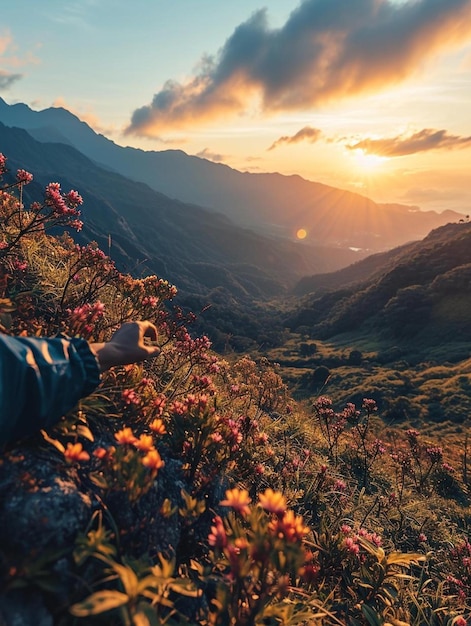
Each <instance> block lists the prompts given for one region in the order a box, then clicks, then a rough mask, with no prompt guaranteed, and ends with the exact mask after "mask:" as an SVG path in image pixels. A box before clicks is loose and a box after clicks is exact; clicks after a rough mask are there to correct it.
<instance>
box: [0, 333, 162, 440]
mask: <svg viewBox="0 0 471 626" xmlns="http://www.w3.org/2000/svg"><path fill="white" fill-rule="evenodd" d="M145 337H149V338H150V339H151V340H155V339H156V338H157V330H156V328H155V326H153V324H150V323H149V322H131V323H127V324H123V326H121V327H120V328H119V329H118V330H117V331H116V333H115V334H114V335H113V337H112V338H111V340H110V341H109V342H107V343H92V344H89V343H88V342H87V341H85V340H84V339H64V338H52V339H39V338H36V337H9V336H5V335H0V445H4V444H5V443H8V442H11V441H14V440H15V439H20V438H24V437H27V436H29V435H31V434H33V433H34V432H36V431H38V430H40V429H42V428H48V427H50V426H52V425H53V424H54V423H55V422H57V421H58V420H59V419H60V418H61V416H62V415H64V414H65V413H67V411H69V410H70V409H72V408H73V407H74V406H75V405H76V404H77V402H78V401H79V400H80V398H83V397H84V396H86V395H88V394H90V393H91V392H92V391H93V390H94V389H95V388H96V387H97V385H98V384H99V382H100V372H103V371H105V370H107V369H109V368H110V367H113V366H114V365H126V364H128V363H134V362H137V361H142V360H144V359H146V358H149V357H153V356H156V355H157V354H158V353H159V348H157V347H155V346H148V345H146V344H145Z"/></svg>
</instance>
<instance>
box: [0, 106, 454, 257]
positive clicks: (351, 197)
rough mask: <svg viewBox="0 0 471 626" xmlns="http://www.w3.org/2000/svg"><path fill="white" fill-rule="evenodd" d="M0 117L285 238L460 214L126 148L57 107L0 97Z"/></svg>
mask: <svg viewBox="0 0 471 626" xmlns="http://www.w3.org/2000/svg"><path fill="white" fill-rule="evenodd" d="M0 121H1V122H3V124H5V125H6V126H18V127H20V128H24V129H26V130H28V132H29V133H30V134H32V135H33V136H35V138H36V139H37V140H38V141H41V142H44V141H51V140H52V141H59V142H62V143H68V144H71V145H73V146H75V147H76V148H77V149H78V150H79V151H80V152H82V153H83V154H84V155H86V156H88V157H89V158H90V159H92V160H93V161H94V162H95V163H98V164H101V165H102V166H103V167H105V168H107V169H110V170H114V171H115V172H117V173H120V174H122V175H124V176H126V177H128V178H132V179H134V180H136V181H140V182H144V183H146V184H147V185H149V186H150V187H152V188H153V189H155V190H156V191H159V192H161V193H163V194H165V195H167V196H169V197H171V198H178V199H179V200H180V201H182V202H187V203H188V202H189V203H192V204H197V205H200V206H203V207H206V208H208V209H210V210H212V211H216V212H219V213H223V214H225V215H226V216H228V217H230V219H231V220H232V221H233V222H234V223H236V224H238V225H240V226H244V227H250V228H252V229H256V230H257V231H258V232H262V233H265V234H266V233H268V234H272V235H273V234H276V235H278V236H283V237H287V238H289V239H294V235H295V233H296V231H297V230H298V229H299V228H304V229H306V230H307V231H308V233H309V237H310V241H311V242H312V243H313V244H314V245H335V246H338V247H341V248H348V247H353V248H361V249H367V250H369V251H370V252H374V251H381V250H386V249H389V248H391V247H394V246H397V245H401V244H403V243H406V242H408V241H412V240H416V239H421V238H422V237H424V236H425V235H426V234H427V233H428V232H429V231H430V230H432V229H433V228H436V227H438V226H440V225H443V224H446V223H448V222H456V221H458V220H459V218H460V217H462V216H461V215H460V214H457V213H455V212H453V211H445V212H443V213H436V212H434V211H427V212H423V211H420V210H419V209H418V208H417V207H410V206H404V205H399V204H385V205H381V204H377V203H375V202H373V201H372V200H370V199H369V198H366V197H364V196H361V195H359V194H355V193H351V192H349V191H344V190H341V189H336V188H335V187H330V186H328V185H323V184H320V183H316V182H311V181H308V180H305V179H303V178H301V177H300V176H283V175H281V174H276V173H273V174H251V173H247V172H245V173H243V172H239V171H237V170H234V169H232V168H230V167H228V166H226V165H221V164H216V163H212V162H211V161H208V160H206V159H201V158H198V157H194V156H189V155H187V154H185V153H184V152H182V151H180V150H164V151H161V152H155V151H143V150H138V149H135V148H129V147H127V148H123V147H121V146H118V145H116V144H115V143H113V142H112V141H110V140H109V139H107V138H106V137H104V136H103V135H99V134H97V133H95V132H94V131H93V130H92V129H91V128H90V127H89V126H87V124H85V123H84V122H81V121H80V120H79V119H78V118H77V117H76V116H74V115H72V114H71V113H69V112H68V111H66V110H65V109H62V108H49V109H45V110H43V111H39V112H37V111H33V110H31V109H30V108H29V107H27V106H26V105H24V104H15V105H11V106H10V105H8V104H7V103H6V102H5V101H4V100H2V99H1V98H0Z"/></svg>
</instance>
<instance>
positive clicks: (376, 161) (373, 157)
mask: <svg viewBox="0 0 471 626" xmlns="http://www.w3.org/2000/svg"><path fill="white" fill-rule="evenodd" d="M353 156H354V158H355V162H356V164H357V165H358V166H359V167H360V168H361V169H362V170H366V171H368V172H371V171H374V170H376V169H378V167H379V166H380V165H382V164H383V163H385V162H386V161H388V158H387V157H384V156H379V154H368V153H367V152H365V151H364V150H362V149H361V148H357V149H356V150H354V151H353Z"/></svg>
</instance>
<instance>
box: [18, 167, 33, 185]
mask: <svg viewBox="0 0 471 626" xmlns="http://www.w3.org/2000/svg"><path fill="white" fill-rule="evenodd" d="M16 180H17V181H18V182H19V183H24V184H25V185H27V184H28V183H30V182H31V181H32V180H33V175H32V174H30V173H29V172H27V171H26V170H18V171H17V172H16Z"/></svg>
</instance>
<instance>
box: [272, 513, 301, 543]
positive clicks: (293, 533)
mask: <svg viewBox="0 0 471 626" xmlns="http://www.w3.org/2000/svg"><path fill="white" fill-rule="evenodd" d="M268 528H269V530H270V532H271V533H273V535H275V536H276V537H279V538H280V539H283V538H284V539H285V540H286V541H289V542H291V543H294V542H296V541H301V540H302V539H303V538H304V537H305V536H306V535H307V534H308V533H309V528H308V527H307V526H305V525H304V521H303V518H302V517H301V515H295V514H294V513H293V511H286V513H285V514H284V515H283V517H278V518H277V519H275V520H273V521H271V522H270V524H269V525H268Z"/></svg>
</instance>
